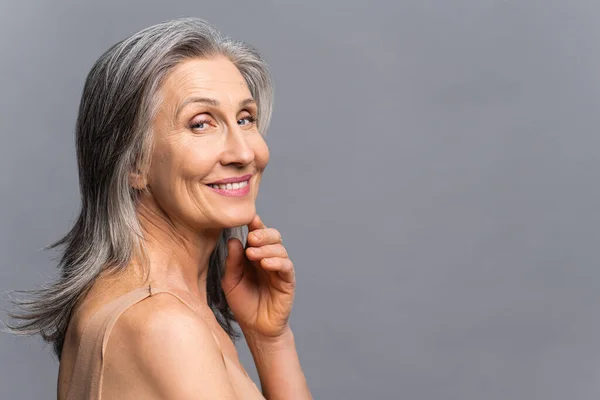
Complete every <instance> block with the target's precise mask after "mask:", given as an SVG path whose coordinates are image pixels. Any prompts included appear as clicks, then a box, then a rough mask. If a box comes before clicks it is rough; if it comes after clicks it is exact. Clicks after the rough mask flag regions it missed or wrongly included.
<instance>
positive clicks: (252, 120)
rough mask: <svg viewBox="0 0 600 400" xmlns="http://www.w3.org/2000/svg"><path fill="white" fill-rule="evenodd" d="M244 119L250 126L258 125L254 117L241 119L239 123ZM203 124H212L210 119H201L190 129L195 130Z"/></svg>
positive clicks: (249, 116)
mask: <svg viewBox="0 0 600 400" xmlns="http://www.w3.org/2000/svg"><path fill="white" fill-rule="evenodd" d="M244 119H247V120H248V124H250V125H251V124H254V123H256V118H255V117H253V116H252V115H248V116H247V117H244V118H240V119H238V121H240V120H244ZM201 124H210V119H201V120H199V121H196V122H194V123H193V124H191V125H190V128H191V129H194V128H195V127H196V126H197V125H201ZM248 124H246V125H248Z"/></svg>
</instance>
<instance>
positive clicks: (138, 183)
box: [129, 171, 147, 190]
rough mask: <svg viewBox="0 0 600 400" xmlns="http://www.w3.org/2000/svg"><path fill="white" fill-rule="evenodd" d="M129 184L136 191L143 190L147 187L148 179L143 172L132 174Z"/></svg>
mask: <svg viewBox="0 0 600 400" xmlns="http://www.w3.org/2000/svg"><path fill="white" fill-rule="evenodd" d="M129 184H130V185H131V187H133V188H134V189H138V190H142V189H144V188H145V187H146V185H147V182H146V177H145V176H144V174H142V173H141V172H139V171H138V172H130V173H129Z"/></svg>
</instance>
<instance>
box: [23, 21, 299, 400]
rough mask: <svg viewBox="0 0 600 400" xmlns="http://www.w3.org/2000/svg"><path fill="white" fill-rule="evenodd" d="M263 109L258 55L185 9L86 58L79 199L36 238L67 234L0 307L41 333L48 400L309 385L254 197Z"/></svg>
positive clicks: (278, 392)
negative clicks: (53, 277) (36, 275)
mask: <svg viewBox="0 0 600 400" xmlns="http://www.w3.org/2000/svg"><path fill="white" fill-rule="evenodd" d="M271 109H272V86H271V78H270V75H269V73H268V71H267V68H266V65H265V63H264V61H263V60H262V58H261V57H260V55H259V54H258V53H257V52H256V51H255V50H254V49H253V48H251V47H250V46H248V45H247V44H245V43H243V42H239V41H234V40H231V39H229V38H225V37H223V36H222V35H221V34H220V33H219V32H218V31H216V30H215V29H214V28H213V27H211V26H210V25H208V24H207V23H205V22H204V21H202V20H199V19H194V18H180V19H176V20H172V21H168V22H164V23H161V24H158V25H155V26H152V27H149V28H147V29H144V30H142V31H140V32H138V33H136V34H134V35H132V36H131V37H129V38H127V39H125V40H123V41H121V42H119V43H117V44H116V45H114V46H113V47H111V48H110V49H109V50H108V51H107V52H106V53H104V54H103V55H102V56H101V57H100V58H99V59H98V61H97V62H96V63H95V65H94V66H93V68H92V70H91V71H90V73H89V75H88V77H87V80H86V83H85V87H84V90H83V95H82V100H81V104H80V109H79V116H78V120H77V126H76V142H77V157H78V167H79V178H80V189H81V195H82V208H81V213H80V215H79V218H78V219H77V221H76V223H75V225H74V227H73V228H72V230H71V231H70V232H69V233H68V234H67V235H66V236H65V237H64V238H63V239H61V240H60V241H58V242H57V243H55V244H53V245H52V246H50V247H56V246H64V248H65V250H64V254H63V256H62V259H61V262H60V269H61V275H60V278H59V279H58V281H57V282H55V283H53V284H52V285H51V286H49V287H47V288H44V289H42V290H39V291H36V296H34V297H33V299H34V300H30V301H25V302H23V303H21V305H22V306H24V307H25V311H24V312H23V313H21V314H20V315H13V316H14V317H17V318H19V319H20V320H21V324H20V325H19V326H14V327H13V329H14V331H15V332H17V333H25V334H36V333H39V334H41V335H42V336H43V337H44V339H45V340H47V341H49V342H52V343H53V344H54V348H55V352H56V354H57V355H58V357H59V359H60V370H59V376H58V399H60V400H63V399H69V400H71V399H100V398H104V399H116V398H119V399H177V400H183V399H258V398H263V394H264V396H265V397H266V398H268V399H309V398H311V395H310V392H309V389H308V386H307V384H306V380H305V378H304V375H303V372H302V368H301V366H300V363H299V360H298V355H297V353H296V349H295V345H294V337H293V334H292V331H291V329H290V326H289V324H288V318H289V315H290V311H291V308H292V302H293V298H294V288H295V279H294V267H293V264H292V262H291V261H290V259H289V258H288V255H287V252H286V250H285V248H284V247H283V245H282V241H281V235H280V234H279V232H278V231H277V230H275V229H273V228H268V227H266V226H265V225H264V224H263V222H262V221H261V219H260V218H259V217H258V216H257V215H256V209H255V200H256V197H257V195H258V187H259V184H260V180H261V177H262V173H263V171H264V169H265V167H266V166H267V163H268V161H269V151H268V148H267V145H266V143H265V141H264V138H263V136H264V134H265V132H266V130H267V126H268V124H269V119H270V115H271ZM245 226H247V229H248V232H249V233H248V235H246V234H245V233H244V232H245V231H244V230H243V228H244V227H245ZM243 242H246V246H245V247H244V245H243V244H242V243H243ZM234 318H235V319H234ZM234 321H236V322H237V323H238V324H239V326H240V328H241V331H242V332H243V334H244V336H245V339H246V341H247V343H248V346H249V348H250V351H251V353H252V355H253V358H254V361H255V363H256V367H257V370H258V373H259V376H260V382H261V386H262V391H263V394H261V393H260V391H259V390H258V388H257V387H256V385H254V383H253V382H252V381H251V379H250V378H249V377H248V375H247V374H246V372H245V371H244V368H243V366H242V365H241V364H240V362H239V360H238V356H237V353H236V349H235V347H234V343H233V340H234V339H235V338H236V335H237V334H236V332H235V330H234V328H233V325H232V324H233V322H234Z"/></svg>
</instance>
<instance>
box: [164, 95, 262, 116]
mask: <svg viewBox="0 0 600 400" xmlns="http://www.w3.org/2000/svg"><path fill="white" fill-rule="evenodd" d="M190 103H204V104H208V105H211V106H214V107H219V106H220V105H221V103H220V102H219V101H218V100H217V99H212V98H210V97H189V98H187V99H185V100H184V101H183V102H182V103H181V104H180V105H179V107H177V111H176V112H175V118H177V116H178V115H179V113H180V112H181V110H183V108H184V107H185V106H187V105H188V104H190ZM248 104H256V101H255V100H254V99H253V98H251V97H249V98H247V99H244V100H242V101H240V103H239V107H240V108H242V107H246V106H247V105H248Z"/></svg>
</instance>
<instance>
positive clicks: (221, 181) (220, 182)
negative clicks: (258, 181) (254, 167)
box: [207, 174, 252, 185]
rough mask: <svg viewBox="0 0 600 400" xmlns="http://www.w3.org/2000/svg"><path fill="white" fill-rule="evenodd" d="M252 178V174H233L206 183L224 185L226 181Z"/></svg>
mask: <svg viewBox="0 0 600 400" xmlns="http://www.w3.org/2000/svg"><path fill="white" fill-rule="evenodd" d="M250 178H252V174H246V175H242V176H234V177H231V178H225V179H221V180H218V181H214V182H210V183H207V185H225V184H227V183H240V182H244V181H247V180H249V179H250Z"/></svg>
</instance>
